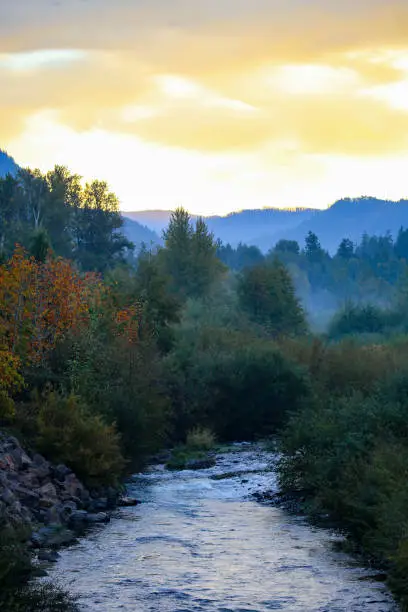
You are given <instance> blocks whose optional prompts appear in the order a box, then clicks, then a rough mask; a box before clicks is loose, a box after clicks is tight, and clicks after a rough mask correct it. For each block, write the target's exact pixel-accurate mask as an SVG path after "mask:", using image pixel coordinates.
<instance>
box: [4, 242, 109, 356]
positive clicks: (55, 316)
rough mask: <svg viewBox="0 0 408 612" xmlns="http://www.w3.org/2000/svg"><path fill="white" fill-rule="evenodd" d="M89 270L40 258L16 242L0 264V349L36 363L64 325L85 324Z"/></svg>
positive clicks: (91, 280)
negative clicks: (4, 262)
mask: <svg viewBox="0 0 408 612" xmlns="http://www.w3.org/2000/svg"><path fill="white" fill-rule="evenodd" d="M98 288H99V282H98V279H97V277H95V275H89V274H88V275H84V276H81V275H80V274H79V272H77V271H76V270H75V268H74V267H73V266H72V264H71V263H70V262H69V261H67V260H64V259H61V258H53V257H52V256H50V257H49V258H48V259H47V260H46V261H45V262H44V263H42V262H38V261H36V260H35V259H34V258H33V257H28V256H27V254H26V253H25V252H24V250H23V249H22V248H20V247H18V248H17V249H16V251H15V253H14V254H13V256H12V258H11V259H10V260H9V261H8V262H7V263H6V264H4V265H2V266H0V334H1V338H2V344H3V349H4V350H6V351H8V352H9V353H10V354H11V355H13V356H19V357H20V358H21V359H22V360H24V362H28V363H31V364H36V363H41V362H42V361H43V360H44V359H45V358H46V356H47V354H48V353H49V352H50V351H51V350H52V349H53V348H54V347H55V346H56V344H57V342H58V341H59V340H61V339H62V338H63V337H64V335H65V334H66V333H67V332H68V331H79V330H80V329H81V327H83V326H84V325H86V324H87V320H88V317H89V310H90V305H91V302H92V299H93V295H94V293H95V292H97V291H98Z"/></svg>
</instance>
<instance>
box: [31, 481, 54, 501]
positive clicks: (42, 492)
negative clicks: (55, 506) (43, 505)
mask: <svg viewBox="0 0 408 612" xmlns="http://www.w3.org/2000/svg"><path fill="white" fill-rule="evenodd" d="M36 493H38V495H39V496H40V497H41V498H44V499H47V500H51V501H57V499H58V495H57V490H56V488H55V486H54V485H53V484H52V483H51V482H47V484H45V485H43V486H42V487H40V488H39V489H37V491H36Z"/></svg>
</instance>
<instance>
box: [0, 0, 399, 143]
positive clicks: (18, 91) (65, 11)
mask: <svg viewBox="0 0 408 612" xmlns="http://www.w3.org/2000/svg"><path fill="white" fill-rule="evenodd" d="M407 36H408V5H407V3H406V0H389V1H388V2H387V3H384V2H383V0H359V2H356V1H355V0H343V2H341V3H340V2H338V0H309V1H308V2H305V1H304V0H287V1H286V2H282V1H281V0H196V1H195V2H192V1H191V0H172V1H171V2H170V1H169V0H116V1H115V2H112V1H111V0H109V1H108V0H36V2H33V0H19V1H18V2H11V1H10V0H0V88H1V91H2V96H1V97H0V136H1V137H2V138H3V139H4V140H5V141H6V142H7V141H8V140H10V138H11V137H12V136H15V135H17V134H18V133H20V132H21V130H23V129H24V125H25V123H26V120H27V118H28V117H30V116H32V115H35V114H36V113H38V112H42V111H45V110H52V111H55V112H56V113H58V115H59V117H60V121H61V122H62V123H65V124H66V125H69V126H71V127H73V128H74V129H76V130H78V131H82V130H89V129H92V128H101V129H105V130H110V131H117V132H121V133H127V134H134V135H136V136H138V137H140V138H143V139H145V140H147V141H151V142H155V143H159V144H162V145H165V146H171V147H177V148H187V149H194V150H203V151H210V152H211V151H217V152H219V151H228V150H231V151H244V150H255V149H256V148H257V147H260V146H263V145H264V144H265V143H268V142H273V141H277V142H278V141H291V142H294V143H296V146H297V147H299V149H301V150H303V151H305V152H311V153H322V152H327V153H333V152H334V153H344V154H359V155H373V154H376V153H379V152H381V151H383V152H387V151H396V150H402V149H404V148H405V147H406V146H407V141H406V136H405V135H406V133H407V130H408V125H407V114H406V113H405V112H404V110H405V109H403V108H402V107H401V106H398V105H396V104H393V95H394V94H393V92H396V93H395V95H401V93H400V92H401V91H402V92H403V91H404V89H403V88H402V89H401V85H400V82H401V80H402V79H403V77H404V76H405V72H404V67H403V66H401V65H398V62H395V61H394V60H395V58H394V57H393V56H392V54H391V55H390V50H391V51H393V52H396V51H395V50H397V49H399V48H400V49H402V50H403V51H404V45H405V44H406V40H407ZM1 53H2V54H3V55H1ZM176 77H177V78H178V79H180V81H179V83H184V84H185V86H186V87H187V90H188V87H191V88H192V90H191V91H193V92H195V93H192V94H191V92H190V95H184V97H183V96H180V95H174V94H175V92H174V91H173V92H172V91H171V88H170V90H169V89H168V88H167V90H166V88H163V82H164V81H163V79H164V80H165V79H169V78H170V79H173V83H174V82H175V80H174V79H175V78H176ZM391 85H392V86H393V87H394V89H390V86H391ZM384 88H385V89H384ZM361 92H366V93H365V95H362V94H361ZM367 92H368V93H367Z"/></svg>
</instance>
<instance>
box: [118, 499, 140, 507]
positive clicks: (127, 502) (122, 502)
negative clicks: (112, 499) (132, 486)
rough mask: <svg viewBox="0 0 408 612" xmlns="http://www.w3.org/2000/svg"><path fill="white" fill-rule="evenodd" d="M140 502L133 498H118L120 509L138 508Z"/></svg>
mask: <svg viewBox="0 0 408 612" xmlns="http://www.w3.org/2000/svg"><path fill="white" fill-rule="evenodd" d="M140 503H141V502H140V501H139V500H137V499H134V498H133V497H119V500H118V506H121V507H122V508H128V507H132V506H138V505H139V504H140Z"/></svg>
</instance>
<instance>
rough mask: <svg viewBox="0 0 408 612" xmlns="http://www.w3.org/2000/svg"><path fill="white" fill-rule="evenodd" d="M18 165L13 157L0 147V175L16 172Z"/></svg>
mask: <svg viewBox="0 0 408 612" xmlns="http://www.w3.org/2000/svg"><path fill="white" fill-rule="evenodd" d="M17 171H18V166H17V164H16V162H15V161H14V159H13V158H12V157H11V156H10V155H8V154H7V153H6V151H3V150H2V149H0V177H1V176H6V174H16V172H17Z"/></svg>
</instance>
